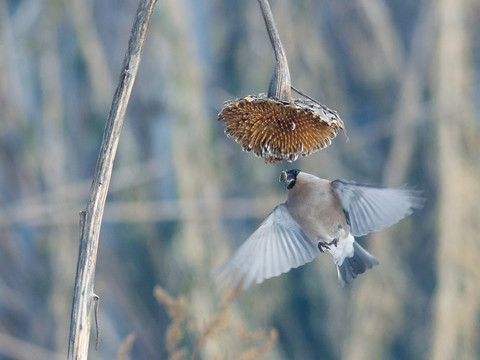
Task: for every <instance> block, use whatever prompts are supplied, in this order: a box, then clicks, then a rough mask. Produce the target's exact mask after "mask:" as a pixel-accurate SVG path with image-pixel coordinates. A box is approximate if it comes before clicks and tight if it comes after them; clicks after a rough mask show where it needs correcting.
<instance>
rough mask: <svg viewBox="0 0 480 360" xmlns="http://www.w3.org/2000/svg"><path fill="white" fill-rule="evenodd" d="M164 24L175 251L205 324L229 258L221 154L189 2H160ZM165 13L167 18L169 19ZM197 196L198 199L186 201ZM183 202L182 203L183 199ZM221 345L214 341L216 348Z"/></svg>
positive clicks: (208, 350)
mask: <svg viewBox="0 0 480 360" xmlns="http://www.w3.org/2000/svg"><path fill="white" fill-rule="evenodd" d="M162 5H163V10H164V12H165V14H164V19H162V20H161V21H165V23H166V26H167V27H168V32H169V33H167V36H168V38H167V39H166V41H168V42H169V44H168V46H169V47H170V54H169V57H170V60H171V62H170V63H169V64H168V65H167V73H166V76H167V77H169V78H168V80H167V81H166V83H167V84H169V88H168V89H166V90H167V96H168V98H167V102H168V105H167V106H168V110H167V111H168V112H169V114H170V117H171V119H172V156H173V159H172V160H173V165H174V168H175V176H176V180H177V184H176V185H177V193H178V199H179V200H180V212H181V213H182V214H183V215H184V216H185V220H184V221H183V223H182V224H181V229H180V231H179V233H178V235H177V238H176V240H175V244H174V247H173V250H174V253H177V254H179V256H180V257H181V259H182V260H181V261H182V262H184V266H183V267H184V268H185V269H188V270H187V272H186V275H187V276H188V278H190V281H188V282H185V284H184V285H187V284H188V285H187V286H189V287H190V288H189V291H188V292H189V297H190V298H191V299H192V301H191V308H190V309H189V310H190V311H191V313H192V314H193V315H194V317H196V318H197V319H199V320H200V321H199V324H204V323H205V322H206V320H207V319H208V317H210V316H212V314H213V309H214V304H215V301H216V296H215V294H216V293H217V291H216V290H215V287H214V281H213V280H212V275H211V271H212V268H213V266H214V265H218V261H217V260H216V259H217V258H222V259H225V258H226V257H227V249H228V246H227V244H228V242H227V241H226V240H227V237H226V233H225V231H224V229H223V225H222V223H221V221H222V220H221V219H222V217H221V212H220V201H219V200H220V197H221V192H220V180H221V177H222V169H221V166H219V164H220V162H221V161H220V158H219V157H218V156H217V154H216V153H215V151H214V149H213V148H212V134H211V128H212V126H214V125H215V126H218V124H217V122H216V121H215V118H214V117H209V115H208V111H207V104H208V99H209V94H207V93H206V92H205V89H206V86H205V81H204V79H203V75H202V73H205V70H202V67H205V64H204V63H202V60H201V58H200V53H199V50H200V49H199V48H196V47H195V44H198V43H199V41H198V34H196V28H195V26H194V24H193V22H192V16H193V14H192V11H193V5H191V4H190V5H189V2H187V1H184V0H167V1H165V2H163V4H162ZM167 17H168V19H167ZM191 199H199V200H200V201H197V202H189V201H188V200H191ZM181 200H186V201H181ZM217 345H221V344H215V346H217ZM215 346H213V344H211V343H207V346H206V349H205V356H206V358H214V353H218V352H217V351H218V348H215Z"/></svg>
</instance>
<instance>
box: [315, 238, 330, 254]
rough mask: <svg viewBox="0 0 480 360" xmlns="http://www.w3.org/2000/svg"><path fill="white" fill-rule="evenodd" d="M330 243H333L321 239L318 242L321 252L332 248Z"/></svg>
mask: <svg viewBox="0 0 480 360" xmlns="http://www.w3.org/2000/svg"><path fill="white" fill-rule="evenodd" d="M330 245H331V243H330V244H329V243H327V242H325V241H319V242H318V250H320V252H321V253H323V252H325V249H328V250H330Z"/></svg>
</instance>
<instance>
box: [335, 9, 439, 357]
mask: <svg viewBox="0 0 480 360" xmlns="http://www.w3.org/2000/svg"><path fill="white" fill-rule="evenodd" d="M380 5H381V4H378V3H377V6H378V7H379V8H381V9H383V5H381V6H380ZM367 7H368V5H367V4H364V8H365V10H366V8H367ZM430 11H431V6H430V3H429V2H425V4H424V6H423V8H422V11H421V12H420V14H419V17H418V20H417V24H416V28H415V31H414V33H413V41H412V48H411V51H410V56H409V57H408V59H407V61H406V63H405V64H403V65H402V66H403V70H399V74H398V76H399V77H400V74H401V79H399V80H400V81H399V91H398V94H399V95H398V101H397V103H396V105H395V109H394V112H393V114H392V124H391V126H392V139H391V148H390V152H389V155H388V157H387V159H386V162H385V167H384V171H383V184H384V185H385V186H393V187H395V186H399V185H401V184H402V183H404V182H405V179H406V178H407V176H408V171H409V168H410V165H411V163H412V160H413V157H412V154H413V151H414V143H415V132H414V126H415V125H416V124H417V123H418V122H419V121H421V116H422V111H421V109H422V102H423V98H422V91H423V90H424V89H423V87H422V84H423V82H424V80H425V75H424V74H425V70H426V68H427V66H428V61H429V59H430V56H429V55H430V49H429V48H428V47H426V46H425V44H426V43H427V44H428V43H429V42H430V40H431V37H432V35H433V32H432V30H433V27H432V25H433V24H432V21H429V20H430V19H429V13H430ZM370 17H371V18H372V19H373V15H371V16H370ZM379 23H380V24H384V26H381V27H378V26H376V27H375V26H374V28H376V29H377V32H382V31H383V30H382V29H383V28H384V27H385V26H386V24H390V30H389V31H388V33H391V36H390V41H386V40H384V41H379V43H380V44H387V43H389V42H391V41H392V40H393V39H398V37H399V35H398V34H396V33H392V29H394V26H393V24H392V23H391V22H386V21H380V22H379ZM379 36H380V35H379ZM390 46H392V45H390ZM400 47H401V45H400V44H397V46H395V48H397V49H398V48H400ZM384 52H385V53H390V51H389V50H388V49H386V50H385V51H384ZM402 57H405V56H402ZM398 66H399V65H395V66H393V65H392V68H395V67H398ZM397 226H400V225H397ZM396 234H398V233H397V232H396V231H395V228H387V229H383V230H382V231H381V232H378V233H374V234H372V235H371V240H372V241H371V242H370V243H369V244H370V246H369V251H371V252H372V253H373V254H374V255H376V256H377V257H378V258H379V259H380V267H381V268H382V269H381V270H380V269H374V271H373V273H372V274H367V275H368V277H365V278H364V279H362V281H363V283H362V285H361V286H359V287H358V288H356V289H354V291H353V293H352V301H351V308H352V310H351V313H349V314H348V317H349V318H348V321H351V323H352V326H351V328H350V332H349V333H348V334H347V336H346V337H345V342H344V351H343V354H342V358H344V359H356V360H360V359H364V360H369V359H385V358H388V352H389V351H390V346H391V343H392V342H393V341H394V340H395V338H396V336H398V334H399V332H400V331H401V327H402V325H403V321H404V317H403V316H402V313H403V312H404V310H405V308H404V307H405V304H406V302H407V301H408V299H407V297H408V294H407V293H406V289H407V288H408V285H407V281H408V276H409V274H408V273H407V272H405V268H404V265H403V264H402V260H403V259H402V258H401V253H402V250H401V248H402V245H401V242H406V241H408V239H405V238H403V239H401V240H400V239H398V241H397V238H398V236H397V235H396ZM359 285H360V284H359ZM354 286H355V285H354Z"/></svg>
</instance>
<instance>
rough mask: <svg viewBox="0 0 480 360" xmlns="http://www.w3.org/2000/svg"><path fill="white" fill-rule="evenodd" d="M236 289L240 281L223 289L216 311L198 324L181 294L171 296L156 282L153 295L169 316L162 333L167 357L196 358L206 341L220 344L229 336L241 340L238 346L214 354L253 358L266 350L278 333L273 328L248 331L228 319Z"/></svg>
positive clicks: (176, 359) (177, 359) (238, 359)
mask: <svg viewBox="0 0 480 360" xmlns="http://www.w3.org/2000/svg"><path fill="white" fill-rule="evenodd" d="M240 291H241V284H240V285H239V286H237V287H235V288H234V289H232V290H229V291H228V292H227V293H225V295H224V297H223V299H222V302H221V305H220V307H219V309H218V311H217V312H216V313H215V314H214V315H213V316H212V317H211V319H209V320H208V321H207V322H206V323H205V324H203V325H199V323H198V321H197V320H196V319H195V318H193V317H192V315H191V314H190V313H189V311H188V309H189V306H188V303H187V301H186V298H185V297H184V296H180V297H178V298H177V299H175V298H173V297H172V296H170V295H169V294H168V293H167V292H166V291H165V290H164V289H162V288H161V287H160V286H156V287H155V289H154V295H155V297H156V299H157V300H158V302H159V303H160V304H163V305H164V306H165V307H166V309H167V313H168V315H169V317H170V319H171V323H170V325H169V327H168V329H167V333H166V335H165V344H166V347H167V351H168V359H169V360H180V359H187V358H188V357H189V358H190V359H191V360H196V359H198V358H199V357H200V355H201V353H202V350H203V349H205V347H206V345H207V343H209V342H216V343H218V344H223V343H226V342H227V343H228V341H232V340H233V341H235V342H236V343H237V344H241V345H242V346H241V348H242V349H241V350H240V351H239V352H238V353H237V354H231V353H230V352H231V351H232V349H229V354H228V355H227V354H216V355H215V356H214V358H217V359H226V358H231V359H235V360H250V359H252V360H253V359H260V358H262V357H263V356H265V355H266V354H268V352H269V351H270V350H271V349H272V347H273V346H274V345H275V344H276V342H277V338H278V333H277V331H276V330H275V329H270V330H269V331H267V330H265V329H259V330H256V331H249V330H248V329H247V328H246V326H245V324H244V323H243V322H242V321H241V320H238V321H235V320H233V319H232V314H231V310H232V303H233V300H234V299H235V297H236V296H237V295H238V294H239V292H240ZM227 338H228V339H227ZM232 338H233V339H232ZM192 339H193V340H192Z"/></svg>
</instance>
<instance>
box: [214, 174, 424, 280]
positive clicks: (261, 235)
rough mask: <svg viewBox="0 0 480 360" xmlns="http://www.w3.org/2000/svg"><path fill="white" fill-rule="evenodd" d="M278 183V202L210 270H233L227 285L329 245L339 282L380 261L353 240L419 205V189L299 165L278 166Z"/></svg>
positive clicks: (277, 270)
mask: <svg viewBox="0 0 480 360" xmlns="http://www.w3.org/2000/svg"><path fill="white" fill-rule="evenodd" d="M279 181H280V182H283V183H284V184H285V186H286V188H287V190H288V199H287V201H286V202H284V203H282V204H280V205H278V206H277V207H276V208H275V209H274V210H273V211H272V212H271V213H270V215H268V217H267V218H266V219H265V220H264V221H263V223H262V224H261V225H260V227H259V228H258V229H257V230H256V231H255V232H254V233H253V234H252V235H251V236H250V237H249V238H248V239H247V240H246V241H245V242H244V243H243V245H242V246H241V247H240V248H239V249H238V250H237V251H236V252H235V254H234V255H233V257H232V258H230V259H229V260H227V261H226V262H225V263H223V264H222V265H221V266H219V267H218V268H217V269H215V270H214V274H215V275H216V276H219V275H220V274H222V273H224V279H227V278H229V277H230V276H231V275H235V278H234V279H233V281H232V283H231V286H232V287H235V286H236V285H237V284H238V283H239V282H240V281H242V282H243V283H242V288H243V289H246V288H248V287H249V286H250V285H251V284H252V283H253V282H254V281H255V282H256V283H257V284H260V283H261V282H263V281H264V280H266V279H269V278H271V277H274V276H278V275H280V274H282V273H286V272H288V271H289V270H290V269H292V268H296V267H299V266H301V265H303V264H305V263H307V262H310V261H312V260H314V259H315V258H316V257H317V256H319V255H320V254H321V253H323V252H325V250H327V251H328V252H330V254H332V256H333V261H334V262H335V265H336V266H337V275H338V282H339V284H340V286H341V287H343V286H344V285H345V283H349V282H351V281H352V280H353V279H355V278H356V277H357V275H358V274H362V273H364V272H365V270H367V269H371V268H372V267H373V266H375V265H378V264H379V261H378V259H377V258H375V257H374V256H373V255H371V254H370V253H369V252H367V251H366V250H365V249H364V248H363V247H361V246H360V245H359V244H358V243H357V242H356V241H355V238H354V236H363V235H366V234H368V233H370V232H373V231H378V230H380V229H382V228H384V227H387V226H390V225H393V224H395V223H397V222H399V221H400V220H401V219H403V218H404V217H405V216H407V215H410V214H411V213H412V212H413V210H414V209H420V208H422V206H423V203H424V199H423V198H422V197H421V196H420V192H419V191H415V190H411V189H408V188H381V187H375V186H371V185H364V184H359V183H357V182H354V181H348V180H342V179H338V180H334V181H329V180H325V179H320V178H318V177H316V176H314V175H311V174H308V173H306V172H303V171H300V170H298V169H294V170H289V171H282V173H281V174H280V179H279Z"/></svg>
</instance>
